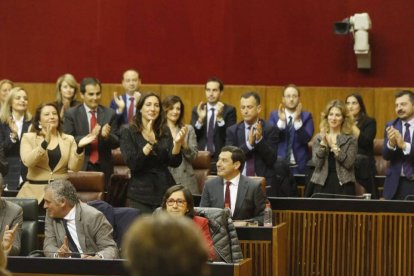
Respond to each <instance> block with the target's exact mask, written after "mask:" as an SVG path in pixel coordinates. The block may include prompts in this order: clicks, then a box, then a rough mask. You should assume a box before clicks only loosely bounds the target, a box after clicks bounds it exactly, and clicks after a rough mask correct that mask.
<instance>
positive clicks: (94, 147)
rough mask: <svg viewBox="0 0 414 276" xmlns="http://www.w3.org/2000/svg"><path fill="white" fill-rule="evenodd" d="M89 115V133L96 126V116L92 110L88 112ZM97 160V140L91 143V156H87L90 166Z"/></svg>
mask: <svg viewBox="0 0 414 276" xmlns="http://www.w3.org/2000/svg"><path fill="white" fill-rule="evenodd" d="M89 112H90V113H91V132H92V130H93V129H94V128H95V126H96V115H95V112H96V111H94V110H91V111H89ZM98 160H99V153H98V138H96V139H95V140H93V142H92V143H91V154H90V156H89V161H90V162H91V163H92V164H95V163H96V162H98Z"/></svg>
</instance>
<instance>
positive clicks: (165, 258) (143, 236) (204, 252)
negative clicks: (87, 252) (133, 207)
mask: <svg viewBox="0 0 414 276" xmlns="http://www.w3.org/2000/svg"><path fill="white" fill-rule="evenodd" d="M122 248H124V256H125V258H126V259H127V266H128V268H129V269H130V271H131V275H134V276H198V275H200V276H204V275H208V266H207V259H208V249H207V247H206V244H205V241H204V240H203V237H202V235H201V233H200V231H197V229H195V228H194V225H193V222H192V221H191V220H189V219H188V218H186V217H184V216H182V217H180V216H171V215H169V214H167V213H164V212H160V213H157V214H156V215H153V216H142V217H140V218H139V219H137V220H136V221H135V222H134V223H133V225H132V226H131V227H130V228H129V230H128V232H127V233H126V235H125V237H124V241H123V246H122Z"/></svg>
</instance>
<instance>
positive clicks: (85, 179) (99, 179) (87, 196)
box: [68, 171, 105, 202]
mask: <svg viewBox="0 0 414 276" xmlns="http://www.w3.org/2000/svg"><path fill="white" fill-rule="evenodd" d="M68 180H69V181H70V182H71V183H72V184H73V186H75V188H76V191H77V194H78V197H79V199H80V200H81V201H83V202H88V201H91V200H99V199H100V200H103V198H104V192H105V175H104V173H103V172H91V171H79V172H69V178H68Z"/></svg>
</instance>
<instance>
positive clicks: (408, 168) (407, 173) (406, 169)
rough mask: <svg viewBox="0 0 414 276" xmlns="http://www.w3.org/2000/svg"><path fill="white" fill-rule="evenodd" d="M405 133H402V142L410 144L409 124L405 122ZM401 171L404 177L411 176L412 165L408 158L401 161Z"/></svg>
mask: <svg viewBox="0 0 414 276" xmlns="http://www.w3.org/2000/svg"><path fill="white" fill-rule="evenodd" d="M404 125H405V133H404V142H407V143H410V144H411V135H410V124H409V123H405V124H404ZM403 173H404V175H405V177H407V178H411V177H412V176H413V166H412V164H411V162H410V161H409V160H407V161H404V163H403Z"/></svg>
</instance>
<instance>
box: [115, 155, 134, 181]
mask: <svg viewBox="0 0 414 276" xmlns="http://www.w3.org/2000/svg"><path fill="white" fill-rule="evenodd" d="M112 161H113V162H114V174H117V175H126V176H129V177H131V170H130V169H129V168H128V166H127V165H126V163H125V161H124V157H123V156H122V153H121V149H120V148H116V149H113V150H112Z"/></svg>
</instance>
